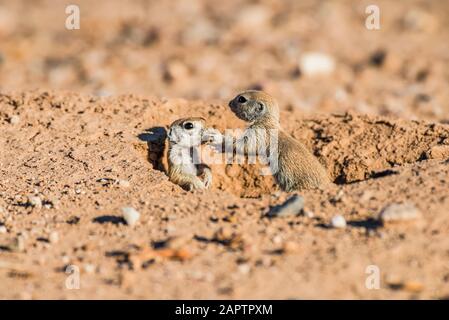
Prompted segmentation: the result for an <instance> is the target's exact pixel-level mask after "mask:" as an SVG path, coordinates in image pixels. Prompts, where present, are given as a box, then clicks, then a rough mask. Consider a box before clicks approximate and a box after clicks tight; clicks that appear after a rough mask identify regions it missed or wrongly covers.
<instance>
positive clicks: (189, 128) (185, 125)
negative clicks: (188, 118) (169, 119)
mask: <svg viewBox="0 0 449 320" xmlns="http://www.w3.org/2000/svg"><path fill="white" fill-rule="evenodd" d="M184 129H186V130H191V129H193V123H192V122H186V123H184Z"/></svg>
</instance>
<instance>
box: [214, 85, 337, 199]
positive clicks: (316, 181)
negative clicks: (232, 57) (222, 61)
mask: <svg viewBox="0 0 449 320" xmlns="http://www.w3.org/2000/svg"><path fill="white" fill-rule="evenodd" d="M229 107H230V108H231V110H232V111H233V112H234V113H235V115H236V116H237V117H238V118H240V119H242V120H244V121H246V122H248V123H250V126H249V127H248V128H247V129H246V130H245V132H244V134H243V135H242V136H241V137H239V138H238V139H236V140H234V139H233V138H230V137H228V136H226V137H225V136H223V135H221V134H220V133H217V132H212V131H211V132H209V134H210V136H209V138H210V139H212V140H213V144H216V145H218V144H221V145H223V142H224V140H225V139H226V140H227V139H232V141H233V143H232V146H233V151H235V152H236V153H239V154H244V155H251V154H259V155H260V154H261V152H262V153H264V154H265V155H268V157H269V159H270V169H271V172H272V174H273V176H274V178H275V180H276V182H277V183H278V184H279V186H280V187H281V188H282V189H283V190H284V191H293V190H298V189H314V188H319V187H322V186H324V185H326V184H328V183H329V182H330V181H329V177H328V175H327V172H326V170H325V169H324V167H323V166H322V165H321V163H320V162H319V161H318V159H317V158H315V156H313V155H312V153H310V151H308V150H307V148H306V147H305V146H304V145H303V144H302V143H301V142H299V141H297V140H295V139H294V138H293V137H291V136H290V135H288V134H287V133H285V132H283V131H282V130H281V129H280V124H279V108H278V105H277V102H276V100H274V99H273V98H272V97H271V96H270V95H268V94H266V93H264V92H262V91H256V90H249V91H245V92H242V93H240V94H239V95H237V96H236V97H235V98H234V99H232V100H231V101H230V102H229ZM273 132H274V134H275V136H276V140H277V141H276V142H277V150H276V151H275V152H273V151H272V152H271V154H270V148H269V146H270V141H269V140H270V139H271V137H272V135H273ZM222 151H226V150H225V149H222Z"/></svg>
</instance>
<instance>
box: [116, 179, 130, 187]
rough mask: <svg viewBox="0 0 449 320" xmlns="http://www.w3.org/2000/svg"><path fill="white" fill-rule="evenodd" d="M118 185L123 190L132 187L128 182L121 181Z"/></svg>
mask: <svg viewBox="0 0 449 320" xmlns="http://www.w3.org/2000/svg"><path fill="white" fill-rule="evenodd" d="M118 185H119V186H120V187H122V188H129V187H130V186H131V184H130V183H129V181H128V180H119V181H118Z"/></svg>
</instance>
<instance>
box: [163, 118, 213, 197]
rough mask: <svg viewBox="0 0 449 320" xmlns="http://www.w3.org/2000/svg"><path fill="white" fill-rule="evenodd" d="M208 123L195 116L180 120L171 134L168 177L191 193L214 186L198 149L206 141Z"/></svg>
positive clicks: (170, 131) (210, 174) (169, 138)
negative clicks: (205, 134) (206, 125)
mask: <svg viewBox="0 0 449 320" xmlns="http://www.w3.org/2000/svg"><path fill="white" fill-rule="evenodd" d="M205 124H206V120H205V119H204V118H199V117H192V118H182V119H178V120H176V121H175V122H173V123H172V124H171V125H170V128H169V131H168V140H169V148H168V176H169V178H170V181H172V182H173V183H176V184H178V185H179V186H181V187H182V188H183V189H185V190H188V191H191V190H197V189H207V188H209V187H210V186H211V184H212V173H211V170H210V168H209V167H208V166H207V165H205V164H203V163H201V159H200V157H199V154H198V147H199V146H200V145H201V144H203V143H205V142H207V141H206V140H204V139H203V136H204V133H205V132H207V129H206V128H205Z"/></svg>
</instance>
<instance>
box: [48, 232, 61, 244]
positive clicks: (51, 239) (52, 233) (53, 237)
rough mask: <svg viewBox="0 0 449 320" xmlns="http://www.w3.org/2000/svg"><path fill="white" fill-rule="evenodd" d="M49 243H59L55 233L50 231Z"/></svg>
mask: <svg viewBox="0 0 449 320" xmlns="http://www.w3.org/2000/svg"><path fill="white" fill-rule="evenodd" d="M48 240H49V241H50V243H57V242H58V241H59V234H58V232H56V231H52V232H51V233H50V235H49V236H48Z"/></svg>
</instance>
